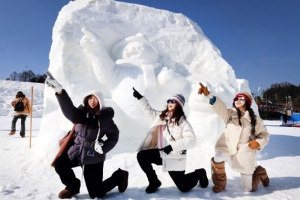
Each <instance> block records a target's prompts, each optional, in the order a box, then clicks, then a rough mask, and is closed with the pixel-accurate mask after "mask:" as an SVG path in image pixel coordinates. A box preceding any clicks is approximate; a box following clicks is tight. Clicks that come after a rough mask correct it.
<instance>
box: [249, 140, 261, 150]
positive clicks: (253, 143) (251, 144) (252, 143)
mask: <svg viewBox="0 0 300 200" xmlns="http://www.w3.org/2000/svg"><path fill="white" fill-rule="evenodd" d="M248 145H249V147H250V148H251V149H259V148H260V145H259V143H258V142H256V140H252V141H250V142H249V144H248Z"/></svg>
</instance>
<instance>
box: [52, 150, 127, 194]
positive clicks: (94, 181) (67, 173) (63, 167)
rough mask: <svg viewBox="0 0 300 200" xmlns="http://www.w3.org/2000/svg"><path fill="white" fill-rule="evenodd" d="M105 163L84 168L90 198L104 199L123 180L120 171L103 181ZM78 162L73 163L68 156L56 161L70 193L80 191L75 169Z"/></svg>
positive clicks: (59, 173)
mask: <svg viewBox="0 0 300 200" xmlns="http://www.w3.org/2000/svg"><path fill="white" fill-rule="evenodd" d="M103 165H104V162H100V163H96V164H90V165H85V166H84V180H85V183H86V187H87V190H88V192H89V195H90V197H91V198H92V199H93V198H95V197H98V198H102V197H104V196H105V194H106V193H107V192H109V191H110V190H112V189H113V188H115V187H116V186H117V185H119V184H120V182H121V181H122V180H123V172H122V170H120V169H118V170H117V171H115V172H114V173H113V174H112V176H111V177H109V178H108V179H106V180H105V181H103ZM78 166H79V164H78V160H74V161H71V160H70V158H69V157H68V154H63V155H62V156H60V157H58V158H57V160H56V161H55V171H56V172H57V174H58V175H59V177H60V180H61V182H62V183H63V184H64V185H65V186H66V189H67V190H69V191H79V189H80V180H79V179H78V178H76V176H75V174H74V171H73V170H72V168H73V167H78Z"/></svg>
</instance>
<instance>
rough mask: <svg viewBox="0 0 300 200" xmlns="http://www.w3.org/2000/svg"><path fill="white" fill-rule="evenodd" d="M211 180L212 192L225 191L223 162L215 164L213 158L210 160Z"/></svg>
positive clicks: (225, 179) (225, 181)
mask: <svg viewBox="0 0 300 200" xmlns="http://www.w3.org/2000/svg"><path fill="white" fill-rule="evenodd" d="M211 172H212V175H211V179H212V181H213V183H214V186H213V191H214V192H215V193H219V192H221V191H222V190H224V189H225V187H226V183H227V177H226V173H225V162H221V163H216V162H215V161H214V158H212V159H211Z"/></svg>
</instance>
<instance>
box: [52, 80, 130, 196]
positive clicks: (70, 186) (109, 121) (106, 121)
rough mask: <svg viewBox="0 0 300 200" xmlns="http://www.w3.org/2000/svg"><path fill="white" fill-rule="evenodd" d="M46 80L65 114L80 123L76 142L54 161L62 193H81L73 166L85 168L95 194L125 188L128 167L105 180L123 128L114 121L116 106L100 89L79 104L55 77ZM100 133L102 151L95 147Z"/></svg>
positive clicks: (122, 190) (86, 177) (88, 182)
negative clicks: (105, 168) (108, 159)
mask: <svg viewBox="0 0 300 200" xmlns="http://www.w3.org/2000/svg"><path fill="white" fill-rule="evenodd" d="M46 84H47V85H48V86H50V87H52V88H53V89H54V90H55V92H56V98H57V100H58V103H59V105H60V107H61V110H62V112H63V114H64V115H65V117H66V118H67V119H69V120H70V121H71V122H72V123H73V124H76V126H75V133H76V137H75V139H74V144H73V145H72V146H71V147H70V149H69V150H68V151H67V153H66V154H63V155H61V156H60V157H58V158H57V159H56V161H55V163H54V167H55V171H56V172H57V174H58V175H59V177H60V179H61V181H62V183H63V184H64V185H65V186H66V188H65V189H64V190H62V191H61V192H60V193H59V195H58V197H59V198H61V199H65V198H71V197H72V196H74V195H76V194H78V193H79V190H80V180H79V179H78V178H76V176H75V174H74V172H73V170H72V168H73V167H77V166H81V167H82V168H83V175H84V179H85V182H86V186H87V190H88V192H89V195H90V197H91V198H96V197H97V198H102V197H103V196H105V194H106V193H107V192H108V191H110V190H112V189H113V188H114V187H116V186H118V189H119V191H120V192H124V191H125V190H126V188H127V185H128V172H127V171H124V170H121V169H118V170H116V171H115V172H114V173H113V174H112V176H111V177H109V178H108V179H106V180H105V181H103V166H104V161H105V155H106V153H108V152H109V151H110V150H111V149H112V148H113V147H114V146H115V145H116V144H117V142H118V139H119V130H118V128H117V126H116V124H115V123H114V121H113V116H114V110H113V109H112V108H110V107H105V105H104V99H103V95H102V93H101V92H99V91H92V92H90V93H88V94H87V95H86V96H85V97H84V99H83V105H80V106H79V107H78V108H76V107H75V106H74V105H73V102H72V100H71V99H70V97H69V95H68V94H67V92H66V91H65V90H63V89H62V86H61V85H60V84H59V83H58V82H57V81H56V80H55V79H54V78H53V77H48V78H47V79H46ZM98 134H99V137H98V138H99V139H98V141H99V142H100V143H101V144H102V153H101V152H100V153H98V152H99V151H98V152H96V151H95V150H94V145H95V142H96V139H97V135H98ZM104 135H105V136H106V137H107V139H106V140H105V141H103V140H102V139H101V138H102V137H103V136H104Z"/></svg>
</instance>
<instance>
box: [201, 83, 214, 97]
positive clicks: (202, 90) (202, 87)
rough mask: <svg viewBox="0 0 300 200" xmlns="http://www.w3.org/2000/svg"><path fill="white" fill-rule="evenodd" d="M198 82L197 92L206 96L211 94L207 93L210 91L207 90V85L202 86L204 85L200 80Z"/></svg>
mask: <svg viewBox="0 0 300 200" xmlns="http://www.w3.org/2000/svg"><path fill="white" fill-rule="evenodd" d="M199 84H200V88H199V90H198V94H204V95H205V96H206V97H209V96H211V95H209V94H210V92H209V91H208V89H207V86H205V87H204V85H203V84H202V83H201V82H200V83H199Z"/></svg>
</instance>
